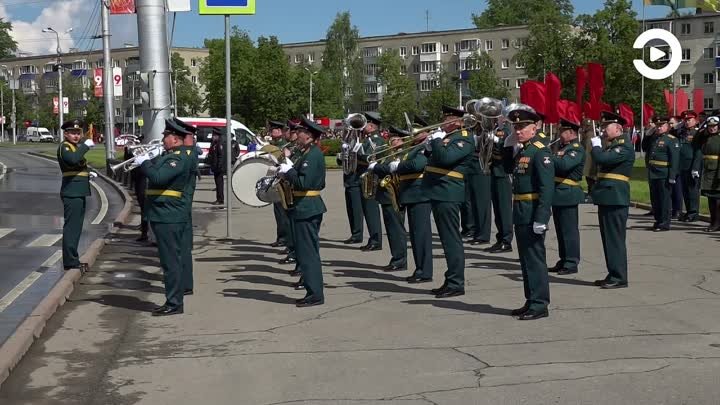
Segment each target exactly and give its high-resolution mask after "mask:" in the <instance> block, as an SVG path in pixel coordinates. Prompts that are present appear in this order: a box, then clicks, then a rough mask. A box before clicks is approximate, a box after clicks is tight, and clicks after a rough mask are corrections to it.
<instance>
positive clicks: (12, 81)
mask: <svg viewBox="0 0 720 405" xmlns="http://www.w3.org/2000/svg"><path fill="white" fill-rule="evenodd" d="M1 67H2V68H3V69H5V72H8V71H9V69H8V67H7V65H1ZM14 75H15V68H13V71H12V73H11V74H10V76H11V77H10V80H8V81H7V82H8V84H9V85H10V91H11V92H12V112H11V113H10V122H11V123H12V135H13V145H15V143H17V131H16V129H17V128H16V125H15V112H16V111H15V89H17V88H18V83H17V81H16V80H15V77H14Z"/></svg>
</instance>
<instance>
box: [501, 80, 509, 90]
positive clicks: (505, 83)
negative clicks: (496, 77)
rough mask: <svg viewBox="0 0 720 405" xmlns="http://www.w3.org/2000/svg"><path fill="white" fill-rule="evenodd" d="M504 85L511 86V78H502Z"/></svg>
mask: <svg viewBox="0 0 720 405" xmlns="http://www.w3.org/2000/svg"><path fill="white" fill-rule="evenodd" d="M502 85H503V86H504V87H506V88H508V89H509V88H510V79H502Z"/></svg>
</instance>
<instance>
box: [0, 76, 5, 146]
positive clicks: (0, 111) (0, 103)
mask: <svg viewBox="0 0 720 405" xmlns="http://www.w3.org/2000/svg"><path fill="white" fill-rule="evenodd" d="M3 87H5V86H4V85H3V86H0V116H2V129H0V131H1V132H2V136H0V142H5V93H4V92H3Z"/></svg>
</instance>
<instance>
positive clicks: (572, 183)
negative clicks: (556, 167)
mask: <svg viewBox="0 0 720 405" xmlns="http://www.w3.org/2000/svg"><path fill="white" fill-rule="evenodd" d="M555 183H559V184H567V185H568V186H576V187H578V186H580V182H579V181H575V180H570V179H564V178H562V177H555Z"/></svg>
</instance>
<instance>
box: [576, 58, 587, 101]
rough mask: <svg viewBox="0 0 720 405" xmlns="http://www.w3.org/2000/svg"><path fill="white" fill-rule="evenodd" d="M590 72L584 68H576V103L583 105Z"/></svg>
mask: <svg viewBox="0 0 720 405" xmlns="http://www.w3.org/2000/svg"><path fill="white" fill-rule="evenodd" d="M587 78H588V72H587V69H585V67H584V66H578V67H577V68H575V103H577V105H582V101H583V93H585V86H586V85H587Z"/></svg>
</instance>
